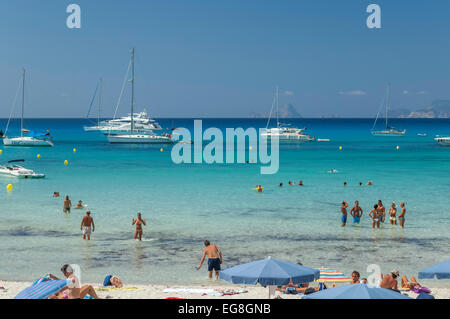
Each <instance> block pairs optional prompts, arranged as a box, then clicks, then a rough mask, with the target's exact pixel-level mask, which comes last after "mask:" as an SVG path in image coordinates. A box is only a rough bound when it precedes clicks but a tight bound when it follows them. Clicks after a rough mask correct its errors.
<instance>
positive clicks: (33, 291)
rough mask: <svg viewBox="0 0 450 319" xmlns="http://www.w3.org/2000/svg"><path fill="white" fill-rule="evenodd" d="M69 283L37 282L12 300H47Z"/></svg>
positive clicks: (69, 281) (54, 281)
mask: <svg viewBox="0 0 450 319" xmlns="http://www.w3.org/2000/svg"><path fill="white" fill-rule="evenodd" d="M71 283H72V281H71V280H45V281H40V280H39V281H37V282H35V283H34V284H33V285H31V286H30V287H28V288H25V289H24V290H22V291H21V292H19V294H18V295H17V296H15V297H14V299H47V298H48V297H50V296H51V295H53V294H55V293H57V292H58V291H60V290H61V289H63V288H64V287H65V286H67V285H70V284H71Z"/></svg>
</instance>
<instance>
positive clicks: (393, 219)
mask: <svg viewBox="0 0 450 319" xmlns="http://www.w3.org/2000/svg"><path fill="white" fill-rule="evenodd" d="M395 215H397V208H396V207H395V203H394V202H392V204H391V208H389V220H390V222H391V225H397V218H396V217H395Z"/></svg>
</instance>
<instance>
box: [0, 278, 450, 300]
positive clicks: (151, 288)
mask: <svg viewBox="0 0 450 319" xmlns="http://www.w3.org/2000/svg"><path fill="white" fill-rule="evenodd" d="M29 285H31V282H14V281H8V282H0V287H4V288H3V289H1V288H0V299H12V298H14V296H15V295H17V294H18V293H19V292H20V291H21V290H23V289H25V288H26V287H28V286H29ZM91 285H92V286H93V287H94V288H95V290H96V292H97V294H98V296H99V297H100V298H102V299H165V298H170V297H176V298H182V299H268V297H269V295H268V293H269V290H268V288H264V287H261V286H245V285H192V286H175V285H126V286H124V287H123V288H121V289H117V288H103V287H101V284H95V283H91ZM430 289H431V291H432V292H431V295H433V296H434V297H435V298H436V299H450V287H448V288H430ZM244 291H246V292H244ZM223 292H225V294H223V295H222V293H223ZM227 292H228V293H230V292H231V293H233V292H237V294H227ZM402 293H407V294H408V295H409V296H410V297H411V298H416V297H417V294H416V293H414V292H405V291H402ZM272 298H282V299H301V295H287V294H282V293H280V292H278V291H277V292H275V295H272Z"/></svg>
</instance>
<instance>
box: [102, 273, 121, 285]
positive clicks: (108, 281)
mask: <svg viewBox="0 0 450 319" xmlns="http://www.w3.org/2000/svg"><path fill="white" fill-rule="evenodd" d="M108 286H112V287H115V288H122V287H123V285H122V280H120V278H119V277H117V276H113V275H108V276H106V277H105V279H104V280H103V287H108Z"/></svg>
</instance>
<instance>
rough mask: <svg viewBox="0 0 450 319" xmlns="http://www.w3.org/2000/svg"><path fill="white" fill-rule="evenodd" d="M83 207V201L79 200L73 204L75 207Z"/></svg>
mask: <svg viewBox="0 0 450 319" xmlns="http://www.w3.org/2000/svg"><path fill="white" fill-rule="evenodd" d="M83 208H84V205H83V201H82V200H79V201H78V204H77V205H76V206H75V209H83Z"/></svg>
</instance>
